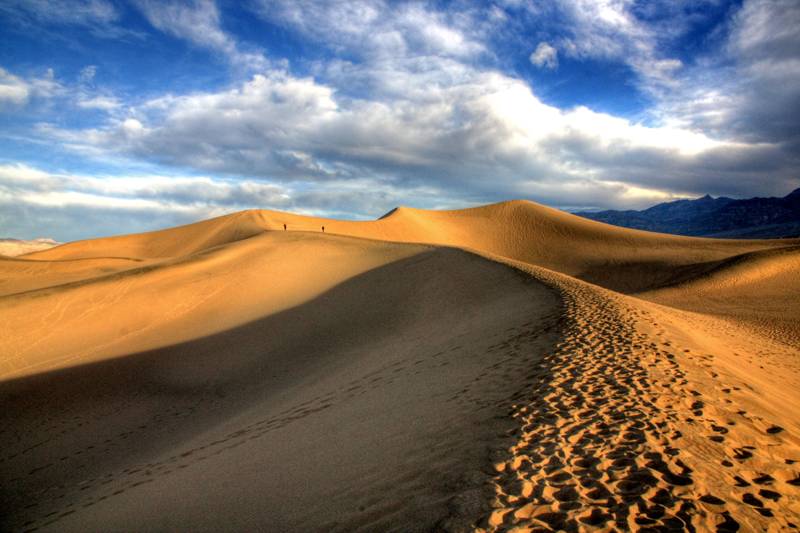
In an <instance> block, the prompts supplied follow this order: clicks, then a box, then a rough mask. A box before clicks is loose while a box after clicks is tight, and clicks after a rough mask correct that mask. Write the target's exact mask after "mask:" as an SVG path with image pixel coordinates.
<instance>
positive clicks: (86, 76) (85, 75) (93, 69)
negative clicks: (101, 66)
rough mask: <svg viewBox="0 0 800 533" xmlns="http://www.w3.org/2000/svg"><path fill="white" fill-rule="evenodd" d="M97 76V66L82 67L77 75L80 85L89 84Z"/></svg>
mask: <svg viewBox="0 0 800 533" xmlns="http://www.w3.org/2000/svg"><path fill="white" fill-rule="evenodd" d="M96 74H97V65H87V66H85V67H83V68H82V69H81V71H80V73H79V74H78V81H79V82H80V83H91V82H92V81H93V80H94V77H95V75H96Z"/></svg>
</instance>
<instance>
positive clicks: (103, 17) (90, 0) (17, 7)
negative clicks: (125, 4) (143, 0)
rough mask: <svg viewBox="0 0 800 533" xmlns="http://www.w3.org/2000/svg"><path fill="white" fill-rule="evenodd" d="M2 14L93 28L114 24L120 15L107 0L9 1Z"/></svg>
mask: <svg viewBox="0 0 800 533" xmlns="http://www.w3.org/2000/svg"><path fill="white" fill-rule="evenodd" d="M0 12H5V13H6V14H8V15H13V16H17V17H30V18H32V19H37V20H39V21H44V22H49V23H54V24H76V25H81V26H92V25H95V24H106V23H110V22H114V21H116V20H117V19H118V18H119V13H118V12H117V10H116V8H115V7H114V5H113V4H112V3H111V2H108V1H106V0H7V1H5V2H3V4H2V6H0Z"/></svg>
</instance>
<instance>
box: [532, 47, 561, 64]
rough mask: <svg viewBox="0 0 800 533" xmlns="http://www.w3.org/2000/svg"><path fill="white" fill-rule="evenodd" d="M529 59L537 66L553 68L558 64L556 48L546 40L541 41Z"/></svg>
mask: <svg viewBox="0 0 800 533" xmlns="http://www.w3.org/2000/svg"><path fill="white" fill-rule="evenodd" d="M529 59H530V62H531V63H533V64H534V65H536V66H537V67H544V68H549V69H554V68H556V67H557V66H558V50H556V49H555V48H553V47H552V46H550V45H549V44H548V43H546V42H541V43H539V46H537V47H536V50H534V51H533V53H531V55H530V58H529Z"/></svg>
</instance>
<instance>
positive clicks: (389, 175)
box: [44, 69, 796, 216]
mask: <svg viewBox="0 0 800 533" xmlns="http://www.w3.org/2000/svg"><path fill="white" fill-rule="evenodd" d="M427 76H428V74H427V73H426V72H423V73H416V72H407V73H405V77H404V79H403V82H402V83H403V84H405V85H406V86H408V87H411V88H412V89H411V90H408V91H406V92H404V93H392V98H391V100H390V101H386V102H385V101H381V100H373V99H356V98H350V97H339V96H338V95H337V92H336V90H335V89H333V88H332V87H329V86H327V85H324V84H321V83H319V82H316V81H315V80H313V79H311V78H296V77H293V76H291V75H289V74H287V73H285V72H283V73H282V72H273V73H271V74H270V75H255V76H253V77H252V78H251V79H250V80H249V81H247V82H244V83H242V84H241V85H237V86H234V87H232V88H230V89H228V90H225V91H220V92H206V93H194V94H190V95H184V96H166V97H161V98H156V99H152V100H149V101H146V102H144V103H143V104H142V105H141V106H138V107H135V108H132V110H131V113H132V115H131V116H130V117H128V118H126V119H124V120H123V119H112V120H111V121H109V123H108V124H107V125H106V126H105V127H102V128H95V129H91V130H62V129H58V128H55V127H52V126H49V127H46V130H45V131H44V133H45V134H47V135H50V136H51V137H53V138H56V139H59V140H61V141H62V142H64V143H66V145H68V146H71V147H72V148H73V149H76V150H82V151H83V152H84V153H87V154H91V153H96V154H100V155H101V156H102V157H106V156H108V155H113V156H115V157H120V156H121V157H131V158H134V159H138V160H148V161H151V162H154V163H158V164H162V165H169V166H173V167H176V168H191V169H194V171H198V172H213V173H219V174H222V175H226V176H230V177H236V176H244V177H247V179H258V180H264V181H267V182H269V183H283V184H284V185H285V186H287V187H292V188H294V189H296V188H298V187H300V185H299V184H306V185H307V186H309V187H315V188H319V189H320V190H321V191H326V192H330V191H331V190H337V191H349V194H350V195H351V196H352V197H354V198H355V196H356V195H355V190H354V189H352V188H347V187H344V186H343V184H346V183H353V182H358V183H368V184H369V185H368V187H371V188H372V189H373V190H376V191H377V190H383V189H386V190H392V191H400V190H408V191H411V190H417V191H419V190H421V189H425V190H427V191H434V192H432V193H431V194H436V195H439V196H440V197H441V198H442V202H441V203H444V204H448V205H464V204H468V203H472V202H475V201H477V200H478V199H480V200H482V201H488V200H494V199H496V200H501V199H508V198H515V197H534V198H539V199H540V200H548V201H553V202H554V203H556V204H557V205H564V204H565V199H567V198H568V199H569V200H567V201H569V202H570V204H569V205H580V204H586V203H590V205H592V206H597V205H601V206H615V207H624V206H635V207H640V206H643V205H646V203H647V202H646V199H647V198H663V197H665V196H669V195H670V194H677V195H679V196H681V195H687V194H695V193H697V194H703V193H705V192H711V193H719V192H720V191H724V190H728V191H730V190H732V189H736V190H740V191H742V193H744V194H745V195H746V194H748V193H750V194H752V195H755V194H764V193H765V192H767V190H768V189H769V192H773V191H774V192H775V193H785V192H784V191H783V190H782V187H784V186H787V185H789V184H791V183H796V179H795V178H794V176H793V172H794V169H795V166H794V163H793V159H792V158H793V156H792V154H791V153H790V152H787V151H785V150H783V149H782V148H781V147H780V146H778V145H775V144H769V143H762V144H758V145H750V144H747V143H742V142H728V141H720V140H716V139H714V138H711V137H709V136H707V135H704V134H703V133H700V132H697V131H692V130H691V129H686V128H680V127H675V126H661V127H654V126H647V125H644V124H642V123H637V122H632V121H630V120H628V119H624V118H620V117H614V116H612V115H609V114H605V113H598V112H595V111H592V110H591V109H588V108H586V107H577V108H575V109H571V110H561V109H558V108H557V107H554V106H551V105H548V104H545V103H544V102H542V101H541V100H540V99H539V98H537V96H536V95H535V94H534V93H533V92H532V91H531V89H530V87H528V86H527V85H526V84H525V83H524V82H522V81H521V80H518V79H515V78H511V77H509V76H506V75H503V74H500V73H497V72H491V71H490V72H483V71H479V70H476V69H466V70H464V71H463V72H462V73H461V75H460V76H459V77H457V78H453V79H451V83H450V84H447V85H444V84H443V85H440V86H438V87H436V88H435V90H434V89H431V90H428V91H427V92H418V91H416V90H413V87H416V86H417V85H420V86H424V85H425V83H424V80H425V79H426V78H427ZM387 94H388V93H381V95H382V96H384V97H385V96H386V95H387ZM767 161H771V162H770V163H769V164H767V163H766V162H767ZM765 169H770V172H771V174H772V176H773V181H772V183H771V184H770V185H769V186H765V185H764V184H763V183H761V180H760V176H761V173H762V172H763V171H764V170H765ZM733 180H735V181H736V183H737V185H735V186H734V185H731V183H730V182H731V181H733ZM793 180H794V181H793ZM331 184H336V188H335V189H332V188H331V187H332V185H331ZM578 184H580V186H577V185H578ZM576 190H577V191H579V192H580V191H593V192H591V193H589V192H587V193H586V194H585V195H583V196H576V193H575V191H576ZM401 196H402V195H399V194H396V193H394V194H393V197H395V198H399V197H401ZM292 205H293V207H298V204H292ZM299 207H301V208H305V206H302V205H301V206H299ZM352 209H353V212H354V213H356V214H359V215H362V216H365V215H369V214H372V212H371V211H363V210H360V209H363V207H359V206H358V205H356V204H355V203H354V204H353V207H352Z"/></svg>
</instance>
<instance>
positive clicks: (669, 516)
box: [0, 201, 800, 531]
mask: <svg viewBox="0 0 800 533" xmlns="http://www.w3.org/2000/svg"><path fill="white" fill-rule="evenodd" d="M284 224H286V225H287V228H288V230H287V231H284V229H283V227H284ZM323 226H324V227H325V232H324V233H323V232H322V227H323ZM798 272H800V240H771V241H767V240H762V241H756V240H753V241H727V240H714V239H697V238H687V237H676V236H668V235H660V234H655V233H647V232H640V231H634V230H627V229H622V228H617V227H612V226H607V225H604V224H600V223H596V222H592V221H589V220H585V219H581V218H579V217H575V216H572V215H569V214H566V213H563V212H560V211H556V210H553V209H549V208H545V207H542V206H539V205H537V204H534V203H531V202H522V201H515V202H504V203H500V204H494V205H490V206H485V207H480V208H475V209H466V210H459V211H422V210H416V209H409V208H399V209H397V210H395V211H393V212H391V213H389V214H387V216H385V217H383V218H381V219H380V220H377V221H370V222H347V221H338V220H328V219H318V218H313V217H303V216H299V215H293V214H288V213H279V212H272V211H245V212H241V213H236V214H233V215H228V216H225V217H220V218H217V219H212V220H208V221H204V222H199V223H196V224H192V225H188V226H182V227H178V228H172V229H167V230H162V231H158V232H152V233H145V234H137V235H126V236H120V237H112V238H105V239H95V240H89V241H79V242H74V243H69V244H66V245H62V246H58V247H55V248H51V249H48V250H44V251H39V252H34V253H30V254H26V255H23V256H19V257H2V256H0V405H2V407H3V409H2V411H0V530H4V531H5V530H8V531H28V530H31V531H32V530H47V531H116V530H136V531H146V530H209V531H220V530H239V531H241V530H248V531H250V530H265V531H354V530H363V531H389V530H391V531H431V530H443V531H471V530H479V531H507V530H512V529H513V530H515V531H537V530H538V531H548V530H566V531H593V530H599V531H602V530H646V529H647V528H653V530H663V529H675V530H691V529H695V530H697V531H735V530H740V531H772V530H774V531H778V530H787V529H797V528H798V527H800V274H798Z"/></svg>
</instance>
